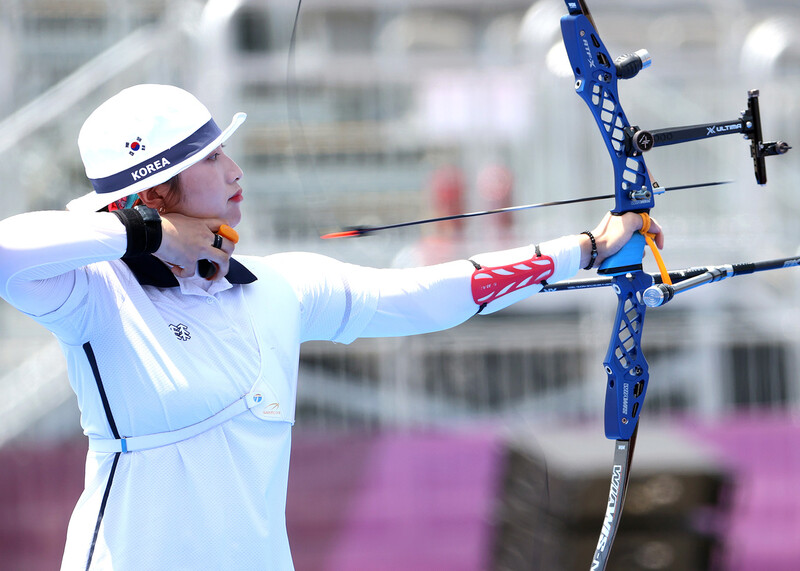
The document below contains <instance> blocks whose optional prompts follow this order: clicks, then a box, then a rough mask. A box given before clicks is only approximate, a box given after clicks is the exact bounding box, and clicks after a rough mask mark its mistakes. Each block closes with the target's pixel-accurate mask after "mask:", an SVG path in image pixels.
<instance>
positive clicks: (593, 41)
mask: <svg viewBox="0 0 800 571" xmlns="http://www.w3.org/2000/svg"><path fill="white" fill-rule="evenodd" d="M566 4H567V8H568V10H569V14H568V15H566V16H564V17H562V19H561V31H562V35H563V38H564V46H565V47H566V50H567V54H568V56H569V61H570V64H571V65H572V71H573V73H574V74H575V91H576V92H577V94H578V95H580V96H581V98H582V99H583V100H584V101H585V102H586V104H587V105H588V106H589V109H590V110H591V111H592V115H594V118H595V121H596V122H597V125H598V127H599V128H600V132H601V134H602V136H603V140H604V141H605V144H606V148H607V149H608V153H609V155H610V157H611V162H612V163H613V165H614V199H615V206H614V209H613V210H612V213H613V214H617V215H619V214H623V213H625V212H644V213H647V212H649V210H650V209H651V208H652V207H653V206H654V200H653V188H652V183H651V181H650V177H649V173H648V171H647V167H646V166H645V162H644V158H643V156H642V153H641V152H640V151H639V150H637V149H636V148H635V146H634V145H633V144H632V141H631V138H632V135H633V133H634V132H635V129H633V128H632V127H631V125H630V123H629V122H628V119H627V117H626V116H625V112H624V111H623V109H622V106H621V105H620V102H619V94H618V91H617V81H618V79H620V78H622V79H627V78H628V77H633V75H636V73H637V72H638V71H639V70H640V69H642V67H644V66H646V65H647V64H649V56H648V55H647V53H646V52H644V51H643V50H642V51H639V52H637V53H636V54H632V55H630V56H623V57H622V58H619V60H618V61H617V62H614V61H611V58H610V57H609V53H608V50H607V49H606V47H605V45H603V42H602V40H601V39H600V36H599V34H598V33H597V30H596V28H595V25H594V21H593V19H592V16H591V14H590V13H589V10H588V9H587V7H586V4H585V3H584V2H583V1H582V0H581V1H572V0H566ZM644 246H645V238H644V236H643V235H641V234H638V233H637V234H635V235H634V237H633V239H632V240H631V241H630V242H628V243H627V244H626V246H625V247H624V248H623V249H622V250H621V251H620V252H618V253H617V254H615V255H614V256H611V257H610V258H608V259H607V260H605V261H604V262H603V264H601V266H600V269H599V270H598V272H599V273H602V274H605V275H608V276H613V286H612V287H613V289H614V291H615V292H616V294H617V297H618V305H617V314H616V317H615V320H614V327H613V329H612V332H611V342H610V344H609V347H608V352H607V354H606V357H605V361H604V362H603V365H604V367H605V371H606V374H607V375H608V383H607V386H606V400H605V433H606V437H607V438H609V439H612V440H615V449H614V450H615V451H614V460H613V467H612V473H611V487H610V491H609V497H608V503H607V507H606V513H605V517H604V519H603V524H602V529H601V532H600V538H599V540H598V542H597V547H596V550H595V553H594V557H593V559H592V564H591V569H605V567H606V564H607V561H608V556H609V553H610V551H611V545H612V543H613V541H614V537H615V536H616V533H617V529H618V527H619V522H620V516H621V513H622V506H623V503H624V501H625V492H626V490H627V484H628V471H629V469H630V463H631V459H632V456H633V448H634V444H635V441H636V432H637V429H638V421H639V415H640V414H641V411H642V405H643V403H644V397H645V394H646V392H647V383H648V379H649V372H648V367H647V361H646V360H645V358H644V355H643V354H642V349H641V339H642V328H643V326H644V316H645V309H646V306H645V305H644V302H643V301H642V297H641V292H643V291H644V290H645V289H646V288H648V287H649V286H651V285H652V284H653V278H652V277H651V276H650V275H649V274H647V273H645V272H644V271H643V269H642V256H643V254H644Z"/></svg>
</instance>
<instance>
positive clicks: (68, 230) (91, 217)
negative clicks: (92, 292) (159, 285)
mask: <svg viewBox="0 0 800 571" xmlns="http://www.w3.org/2000/svg"><path fill="white" fill-rule="evenodd" d="M126 247H127V234H126V229H125V226H124V225H123V224H122V222H121V221H120V219H119V218H118V217H117V216H115V215H114V214H110V213H106V212H101V213H76V212H66V211H43V212H29V213H26V214H19V215H17V216H12V217H11V218H7V219H5V220H2V221H0V297H2V298H3V299H5V300H6V301H8V302H9V303H10V304H11V305H13V306H14V307H16V308H17V309H19V310H20V311H22V312H24V313H27V314H29V315H32V316H41V315H45V314H47V313H50V312H51V311H54V310H56V309H58V308H59V307H61V306H62V305H63V304H64V303H65V302H66V301H67V300H68V299H69V298H70V296H71V295H74V294H77V293H79V290H80V289H81V287H82V286H85V276H82V275H81V274H80V272H76V270H77V269H78V268H81V267H83V266H86V265H88V264H91V263H94V262H99V261H104V260H114V259H118V258H121V257H122V256H123V254H125V250H126Z"/></svg>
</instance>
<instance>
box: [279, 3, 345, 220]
mask: <svg viewBox="0 0 800 571" xmlns="http://www.w3.org/2000/svg"><path fill="white" fill-rule="evenodd" d="M302 6H303V0H297V10H296V11H295V15H294V22H293V24H292V35H291V38H290V39H289V51H288V57H287V62H286V112H287V117H288V119H289V146H290V148H291V157H292V162H293V163H294V166H295V169H296V172H297V178H298V182H299V184H300V192H301V194H302V196H303V198H304V201H305V205H304V206H305V207H306V208H305V212H307V215H308V220H309V221H310V222H311V225H312V226H313V227H314V232H315V234H316V235H317V236H319V235H320V234H321V233H322V230H321V229H322V228H325V227H327V228H330V227H332V226H335V222H336V220H334V224H331V223H322V222H321V220H320V214H321V213H322V212H327V213H329V214H330V213H331V212H332V210H331V208H329V204H330V201H329V200H328V197H327V194H326V193H325V192H324V191H323V190H322V189H323V186H322V183H321V182H320V179H319V177H318V175H317V170H316V159H315V158H314V154H313V153H312V149H311V146H310V145H309V144H308V139H307V137H306V132H305V129H304V127H303V116H302V113H301V110H300V94H299V89H298V82H297V70H296V57H295V56H296V53H297V49H296V48H297V30H298V27H299V24H300V11H301V8H302ZM296 142H299V144H298V145H296V144H295V143H296ZM300 155H302V156H304V157H305V160H301V159H300V158H299V156H300ZM309 165H310V167H311V168H310V169H309V168H307V167H308V166H309ZM307 176H311V178H312V181H313V186H314V187H316V189H317V191H316V192H311V191H310V190H309V188H308V187H309V185H308V184H306V177H307Z"/></svg>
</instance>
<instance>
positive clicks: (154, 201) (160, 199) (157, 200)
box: [139, 182, 169, 212]
mask: <svg viewBox="0 0 800 571" xmlns="http://www.w3.org/2000/svg"><path fill="white" fill-rule="evenodd" d="M168 192H169V183H167V182H165V183H162V184H159V185H158V186H153V187H151V188H148V189H146V190H143V191H142V192H140V193H139V198H141V199H142V202H144V204H145V206H149V207H150V208H155V209H156V210H158V211H159V212H163V211H164V210H165V207H166V201H165V197H166V196H167V194H168Z"/></svg>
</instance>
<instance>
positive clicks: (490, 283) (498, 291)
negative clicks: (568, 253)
mask: <svg viewBox="0 0 800 571" xmlns="http://www.w3.org/2000/svg"><path fill="white" fill-rule="evenodd" d="M470 262H472V265H473V266H475V271H474V272H473V274H472V299H473V300H474V301H475V303H476V304H477V305H479V306H480V308H479V309H478V313H480V312H481V311H483V309H484V308H485V307H486V306H487V305H488V304H489V303H490V302H492V301H494V300H496V299H498V298H500V297H503V296H504V295H508V294H510V293H514V292H516V291H518V290H520V289H522V288H525V287H528V286H531V285H534V284H542V285H547V281H546V280H547V278H549V277H551V276H552V275H553V273H554V272H555V263H554V262H553V258H551V257H550V256H543V255H542V254H541V252H539V247H538V246H537V247H536V256H534V257H533V258H531V259H530V260H526V261H522V262H516V263H513V264H508V265H505V266H497V267H482V266H481V265H480V264H478V263H477V262H475V261H473V260H470Z"/></svg>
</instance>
